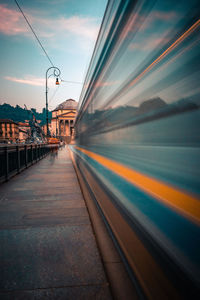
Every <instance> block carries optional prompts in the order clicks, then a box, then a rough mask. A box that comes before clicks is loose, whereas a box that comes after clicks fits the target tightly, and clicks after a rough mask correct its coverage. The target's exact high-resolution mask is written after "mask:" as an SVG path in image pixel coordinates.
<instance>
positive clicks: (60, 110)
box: [50, 99, 78, 143]
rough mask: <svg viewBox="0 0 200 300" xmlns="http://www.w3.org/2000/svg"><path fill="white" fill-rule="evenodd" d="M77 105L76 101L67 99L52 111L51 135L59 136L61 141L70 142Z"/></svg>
mask: <svg viewBox="0 0 200 300" xmlns="http://www.w3.org/2000/svg"><path fill="white" fill-rule="evenodd" d="M77 105H78V103H77V102H76V101H75V100H73V99H68V100H66V101H64V102H62V103H61V104H59V105H58V106H57V107H56V108H55V109H54V110H53V111H52V119H51V126H50V127H51V135H54V136H56V137H59V138H60V140H61V141H65V142H67V143H68V142H70V140H71V137H72V135H73V129H74V121H75V117H76V112H77Z"/></svg>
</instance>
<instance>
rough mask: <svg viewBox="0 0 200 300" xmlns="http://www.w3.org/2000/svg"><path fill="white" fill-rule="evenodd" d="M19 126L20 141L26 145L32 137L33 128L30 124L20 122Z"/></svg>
mask: <svg viewBox="0 0 200 300" xmlns="http://www.w3.org/2000/svg"><path fill="white" fill-rule="evenodd" d="M18 125H19V141H20V142H22V143H24V142H26V140H27V139H28V138H30V135H31V128H30V125H29V122H28V121H26V122H18Z"/></svg>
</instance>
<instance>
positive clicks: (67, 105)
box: [53, 99, 78, 111]
mask: <svg viewBox="0 0 200 300" xmlns="http://www.w3.org/2000/svg"><path fill="white" fill-rule="evenodd" d="M77 105H78V102H76V101H75V100H73V99H68V100H65V101H64V102H62V103H61V104H59V105H58V106H57V107H56V108H55V109H54V110H53V111H56V110H60V109H77Z"/></svg>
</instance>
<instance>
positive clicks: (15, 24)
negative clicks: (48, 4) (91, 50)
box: [0, 5, 99, 40]
mask: <svg viewBox="0 0 200 300" xmlns="http://www.w3.org/2000/svg"><path fill="white" fill-rule="evenodd" d="M26 15H27V18H28V20H29V21H30V23H31V25H33V27H34V28H36V29H37V30H36V31H37V33H39V35H40V36H42V37H46V38H48V37H53V36H55V37H56V36H62V35H66V34H73V35H76V36H78V37H81V38H85V39H88V40H95V39H96V37H97V33H98V29H99V25H98V24H97V23H98V22H97V19H95V18H87V17H84V18H83V17H79V16H73V17H70V18H64V17H61V18H58V19H52V18H51V19H48V18H45V17H44V16H38V15H37V16H35V12H32V13H31V14H27V13H26ZM0 20H1V22H0V32H1V33H3V34H5V35H19V34H22V35H27V34H30V35H31V32H30V29H29V28H28V25H27V24H26V23H25V20H24V19H23V16H22V15H21V13H20V12H19V11H17V10H14V9H10V8H7V7H6V6H5V5H0Z"/></svg>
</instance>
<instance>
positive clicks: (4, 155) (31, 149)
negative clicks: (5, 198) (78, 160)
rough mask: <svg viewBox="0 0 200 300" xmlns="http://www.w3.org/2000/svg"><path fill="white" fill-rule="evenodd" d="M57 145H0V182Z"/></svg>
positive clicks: (26, 166)
mask: <svg viewBox="0 0 200 300" xmlns="http://www.w3.org/2000/svg"><path fill="white" fill-rule="evenodd" d="M52 148H58V145H48V144H41V145H35V144H34V145H33V144H30V145H6V146H0V183H2V182H4V181H7V180H9V179H10V178H11V177H12V176H14V175H16V174H18V173H20V172H21V171H22V170H24V169H26V168H28V167H29V166H31V165H33V164H34V163H36V162H37V161H39V160H40V159H42V158H44V157H45V156H46V155H47V154H48V153H49V152H51V151H52Z"/></svg>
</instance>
